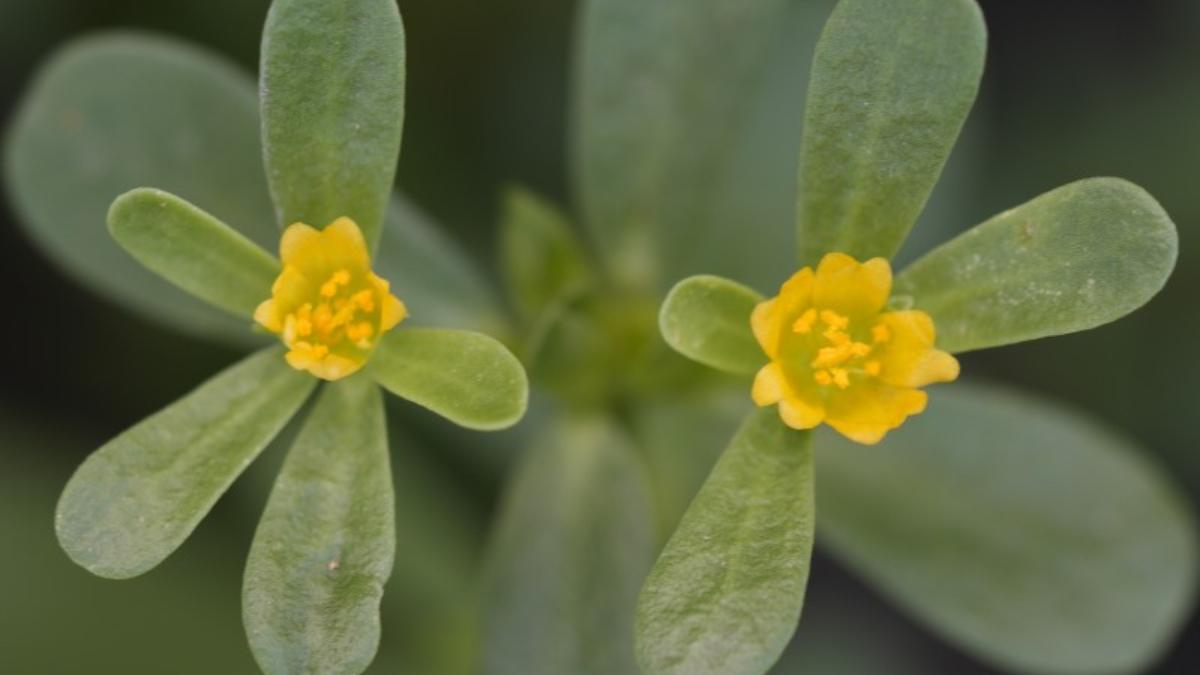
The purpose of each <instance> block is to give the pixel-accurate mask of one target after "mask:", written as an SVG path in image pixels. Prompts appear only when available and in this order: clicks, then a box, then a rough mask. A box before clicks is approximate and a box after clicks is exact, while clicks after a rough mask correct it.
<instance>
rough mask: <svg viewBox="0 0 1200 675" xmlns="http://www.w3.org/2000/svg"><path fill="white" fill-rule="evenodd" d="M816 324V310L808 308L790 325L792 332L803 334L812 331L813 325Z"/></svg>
mask: <svg viewBox="0 0 1200 675" xmlns="http://www.w3.org/2000/svg"><path fill="white" fill-rule="evenodd" d="M816 322H817V310H815V309H813V308H811V307H809V308H808V310H807V311H805V312H804V313H803V314H801V315H800V318H799V319H796V322H795V323H793V324H792V330H794V331H796V332H797V333H800V334H804V333H808V332H810V331H812V327H813V324H814V323H816Z"/></svg>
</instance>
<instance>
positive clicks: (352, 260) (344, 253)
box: [322, 216, 370, 267]
mask: <svg viewBox="0 0 1200 675" xmlns="http://www.w3.org/2000/svg"><path fill="white" fill-rule="evenodd" d="M322 235H324V238H325V246H326V247H327V249H329V250H331V251H333V252H334V253H333V255H334V256H335V257H338V258H340V259H341V262H342V263H343V264H349V265H362V266H364V267H365V266H369V265H370V259H369V258H370V257H369V256H368V255H367V241H366V239H364V238H363V234H362V230H360V229H358V225H357V224H355V222H354V221H353V220H350V219H349V218H347V217H345V216H343V217H341V218H338V219H337V220H335V221H333V222H332V223H330V224H329V227H326V228H325V230H324V231H323V232H322Z"/></svg>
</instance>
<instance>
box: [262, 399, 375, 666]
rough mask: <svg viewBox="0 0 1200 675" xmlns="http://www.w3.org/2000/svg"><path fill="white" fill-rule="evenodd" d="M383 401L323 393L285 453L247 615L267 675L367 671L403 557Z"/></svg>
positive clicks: (266, 517) (264, 523) (266, 519)
mask: <svg viewBox="0 0 1200 675" xmlns="http://www.w3.org/2000/svg"><path fill="white" fill-rule="evenodd" d="M393 512H394V508H393V503H392V474H391V468H390V467H389V466H388V442H387V426H386V422H385V420H384V414H383V397H382V395H381V392H380V391H379V387H378V386H376V385H375V383H374V382H372V381H371V380H370V378H367V377H363V376H361V375H359V376H355V377H352V378H349V379H346V380H341V381H338V382H334V383H331V384H328V385H326V386H325V388H324V390H323V391H322V392H321V396H320V398H318V399H317V403H316V405H315V406H313V409H312V413H311V414H310V415H309V417H308V419H307V420H305V423H304V427H303V428H302V430H301V431H300V435H299V436H298V437H297V438H296V442H295V444H294V445H293V446H292V449H291V451H290V452H289V453H288V457H287V460H286V461H285V462H284V464H283V470H282V471H281V472H280V474H279V479H278V480H277V482H276V483H275V488H274V489H273V490H272V491H271V497H270V499H269V500H268V502H267V508H266V511H265V512H264V513H263V517H262V520H261V521H260V522H259V524H258V531H257V532H256V533H255V535H254V544H253V545H252V546H251V547H250V557H249V559H248V560H247V562H246V577H245V585H244V587H243V593H242V597H243V605H242V607H243V609H242V616H243V619H244V622H245V624H246V633H247V635H248V636H249V638H250V647H251V649H252V650H253V652H254V657H255V659H256V660H257V661H258V664H259V666H261V667H262V669H263V671H264V672H266V673H269V674H271V675H274V674H276V673H279V674H284V673H287V674H290V673H329V674H330V675H335V674H343V675H354V674H356V673H361V672H363V671H364V670H366V668H367V666H368V665H369V664H370V663H371V660H372V659H373V658H374V657H375V651H376V649H377V648H378V646H379V633H380V623H379V604H380V600H381V598H382V596H383V584H384V582H385V581H387V578H388V576H389V575H390V574H391V573H392V561H393V558H394V557H395V551H396V529H395V528H396V525H395V519H394V516H393Z"/></svg>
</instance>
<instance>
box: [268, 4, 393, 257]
mask: <svg viewBox="0 0 1200 675" xmlns="http://www.w3.org/2000/svg"><path fill="white" fill-rule="evenodd" d="M261 69H262V70H261V72H262V87H261V93H262V117H263V125H262V130H263V141H264V148H265V154H264V157H265V159H266V165H267V180H268V182H269V183H270V186H271V195H272V196H273V197H274V199H275V206H276V210H277V212H278V215H279V223H280V225H281V226H286V225H290V224H291V223H295V222H304V223H308V224H310V225H313V226H315V227H324V226H325V225H328V224H329V223H331V222H333V221H334V220H336V219H338V218H340V217H342V216H349V217H350V218H352V219H353V220H354V221H355V222H356V223H358V226H359V227H360V228H362V231H363V234H364V235H365V236H366V239H367V242H368V243H369V244H370V245H371V248H372V249H374V245H375V242H377V241H378V238H379V231H380V228H381V224H382V222H383V218H384V211H385V210H386V209H387V204H388V199H389V198H390V196H391V194H392V183H393V181H394V179H395V175H396V159H397V157H398V155H399V154H400V138H401V135H402V131H403V126H404V27H403V25H402V24H401V21H400V12H399V10H398V9H397V7H396V2H395V0H275V2H274V3H273V4H272V5H271V11H270V12H269V13H268V15H267V23H266V26H265V27H264V28H263V46H262V65H261Z"/></svg>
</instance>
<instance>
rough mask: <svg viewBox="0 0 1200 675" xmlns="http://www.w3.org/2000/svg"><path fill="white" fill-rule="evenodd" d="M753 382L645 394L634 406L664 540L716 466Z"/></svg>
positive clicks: (636, 432)
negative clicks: (651, 394) (648, 396)
mask: <svg viewBox="0 0 1200 675" xmlns="http://www.w3.org/2000/svg"><path fill="white" fill-rule="evenodd" d="M749 392H750V388H749V385H748V384H747V385H746V386H745V387H743V388H741V389H740V390H739V389H737V388H733V387H712V388H706V389H703V390H698V391H688V392H686V393H682V394H681V393H678V392H675V391H672V392H670V393H669V394H668V395H665V396H660V397H655V398H644V399H642V400H641V401H639V403H638V405H637V407H636V408H634V409H632V410H631V411H630V426H631V434H632V435H633V437H634V439H635V440H636V442H637V445H638V447H639V448H640V449H641V450H642V452H643V453H644V456H645V458H646V466H647V470H648V472H649V474H650V482H651V484H652V485H653V486H654V490H653V494H654V501H655V506H656V509H655V510H656V512H657V513H658V518H659V524H660V525H659V528H658V529H659V533H660V535H661V536H662V537H663V539H664V541H665V539H666V537H668V536H669V535H670V534H671V533H672V532H674V531H675V528H676V527H677V526H678V525H679V519H680V518H682V517H683V514H684V512H685V511H687V508H688V505H689V504H691V503H692V499H693V498H694V497H695V496H696V492H697V491H699V490H700V486H701V485H703V484H704V480H705V479H706V478H708V475H709V473H711V472H712V468H713V465H714V464H716V462H717V458H719V457H720V455H721V452H722V451H723V450H724V449H725V445H726V444H727V442H728V439H729V438H731V437H732V436H733V434H734V432H736V431H737V429H738V427H739V426H741V423H742V421H743V420H744V419H745V418H746V413H748V412H749V411H750V409H751V408H752V407H753V404H752V403H751V402H750V395H749Z"/></svg>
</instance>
